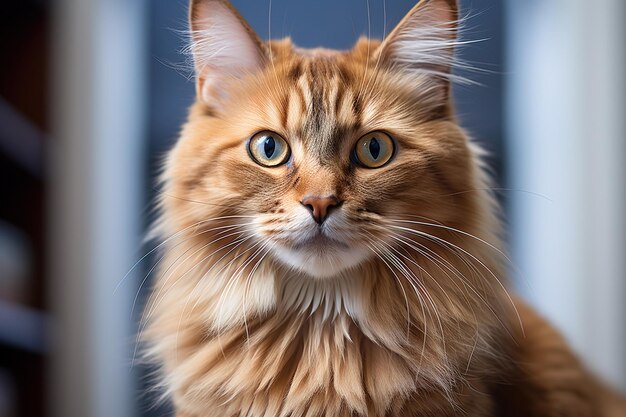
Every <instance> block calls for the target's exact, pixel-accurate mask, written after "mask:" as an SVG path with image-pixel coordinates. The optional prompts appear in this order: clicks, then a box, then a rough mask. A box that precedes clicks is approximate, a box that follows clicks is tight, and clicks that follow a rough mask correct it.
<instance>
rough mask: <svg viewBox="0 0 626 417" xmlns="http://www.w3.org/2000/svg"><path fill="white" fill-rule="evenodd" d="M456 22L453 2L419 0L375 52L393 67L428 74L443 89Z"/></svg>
mask: <svg viewBox="0 0 626 417" xmlns="http://www.w3.org/2000/svg"><path fill="white" fill-rule="evenodd" d="M458 22H459V8H458V4H457V0H421V1H420V2H419V3H418V4H416V5H415V6H414V7H413V9H411V11H410V12H409V13H408V14H407V15H406V16H405V17H404V18H403V19H402V20H401V21H400V23H398V25H397V26H396V27H395V29H393V31H391V33H390V34H389V36H387V37H386V38H385V39H384V40H383V42H382V44H381V45H380V46H379V49H378V53H380V54H381V58H382V59H383V60H385V61H386V62H387V63H388V64H390V65H392V66H394V67H398V68H400V69H402V70H404V71H407V72H409V73H414V74H428V75H431V76H432V77H433V78H436V79H437V80H438V81H440V84H441V85H443V86H445V87H446V90H447V89H448V84H449V80H450V78H451V74H452V68H453V66H454V47H455V46H456V45H457V44H458V39H457V37H458Z"/></svg>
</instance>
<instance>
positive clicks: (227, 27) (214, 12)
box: [189, 0, 265, 106]
mask: <svg viewBox="0 0 626 417" xmlns="http://www.w3.org/2000/svg"><path fill="white" fill-rule="evenodd" d="M189 25H190V29H191V42H192V44H191V51H192V53H193V60H194V67H195V71H196V93H197V95H198V98H200V99H202V100H203V101H204V102H205V103H206V104H208V105H210V106H214V105H216V104H217V103H219V101H220V100H221V99H223V98H224V97H225V95H226V92H225V91H224V88H223V87H224V85H225V82H227V81H231V80H233V79H237V78H241V77H244V76H245V75H246V74H248V73H251V72H254V71H256V70H258V69H260V68H261V67H262V65H263V63H264V60H265V54H264V49H263V43H262V41H261V40H260V39H259V37H258V36H257V35H256V34H255V33H254V31H253V30H252V28H251V27H250V26H249V25H248V23H246V21H245V20H244V19H243V17H241V15H240V14H239V13H238V12H237V10H235V9H234V8H233V7H232V6H231V5H230V3H228V1H226V0H191V5H190V8H189Z"/></svg>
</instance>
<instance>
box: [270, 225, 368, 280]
mask: <svg viewBox="0 0 626 417" xmlns="http://www.w3.org/2000/svg"><path fill="white" fill-rule="evenodd" d="M275 254H276V255H277V258H278V259H279V260H281V261H282V262H283V263H285V264H287V265H288V266H290V267H292V268H294V269H296V270H298V271H301V272H305V273H306V274H308V275H311V276H313V277H315V278H329V277H333V276H338V275H340V274H341V273H342V272H343V271H344V270H346V269H349V268H353V267H355V266H357V265H358V264H360V263H361V262H363V261H364V260H365V259H366V258H367V257H368V255H369V252H368V251H367V250H366V249H364V248H361V247H360V245H358V244H351V243H350V242H346V241H341V240H338V239H336V238H333V237H330V236H328V235H327V234H325V233H324V232H322V231H321V230H319V231H317V232H315V233H314V234H313V233H311V234H309V235H308V236H306V237H302V238H300V239H298V240H297V241H294V242H292V243H291V244H289V245H277V246H276V247H275Z"/></svg>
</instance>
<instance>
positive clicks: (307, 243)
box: [292, 232, 350, 250]
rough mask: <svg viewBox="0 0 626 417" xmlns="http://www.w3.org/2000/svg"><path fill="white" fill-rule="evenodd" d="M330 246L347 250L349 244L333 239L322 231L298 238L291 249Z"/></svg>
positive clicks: (326, 247) (326, 248)
mask: <svg viewBox="0 0 626 417" xmlns="http://www.w3.org/2000/svg"><path fill="white" fill-rule="evenodd" d="M332 248H337V249H343V250H348V249H350V246H349V245H348V244H347V243H345V242H341V241H339V240H336V239H333V238H331V237H330V236H327V235H326V234H324V233H322V232H318V233H316V234H315V235H314V236H313V237H309V238H307V239H304V240H300V241H298V242H295V243H294V244H293V245H292V249H294V250H304V249H325V250H330V249H332Z"/></svg>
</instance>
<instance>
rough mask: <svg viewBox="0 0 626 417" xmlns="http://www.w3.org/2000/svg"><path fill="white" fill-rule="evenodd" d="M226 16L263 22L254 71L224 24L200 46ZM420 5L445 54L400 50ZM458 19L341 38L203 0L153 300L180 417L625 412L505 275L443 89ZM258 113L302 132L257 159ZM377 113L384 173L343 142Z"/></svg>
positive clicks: (490, 212) (195, 21) (484, 194)
mask: <svg viewBox="0 0 626 417" xmlns="http://www.w3.org/2000/svg"><path fill="white" fill-rule="evenodd" d="M211 13H213V14H211ZM211 16H219V17H220V18H221V19H222V20H220V22H221V23H220V24H219V25H221V26H220V27H221V30H224V29H228V30H233V31H235V35H234V36H233V38H236V39H237V42H241V41H242V40H243V41H244V42H246V41H245V39H244V38H247V39H248V42H249V43H247V44H246V45H243V46H241V45H240V46H239V49H238V51H240V52H239V53H241V54H244V55H246V56H244V57H242V59H244V60H245V62H246V68H232V66H233V59H234V58H233V57H236V56H235V55H234V54H231V55H227V56H223V57H221V56H220V54H221V53H223V52H221V51H223V49H224V48H228V46H229V45H228V39H227V40H226V41H223V42H222V43H220V48H216V47H215V46H214V45H207V44H206V42H204V43H203V42H202V41H203V40H204V38H203V37H206V36H209V39H215V36H217V35H216V34H215V33H212V32H211V31H212V30H215V29H214V28H215V26H216V25H215V22H212V21H211V18H212V17H211ZM424 16H425V17H426V18H428V19H431V20H432V19H439V20H441V19H443V21H442V22H440V23H442V25H441V26H436V27H435V30H434V31H433V32H432V33H434V34H435V35H436V37H437V39H434V41H435V42H440V43H439V44H438V45H439V46H437V44H436V45H435V46H436V47H438V48H439V50H438V51H437V50H435V51H434V52H432V48H431V49H430V50H431V52H432V53H440V54H441V55H440V56H439V57H434V58H433V59H432V60H431V61H432V62H431V61H429V62H426V63H423V62H416V63H415V65H412V64H411V63H410V62H409V64H408V65H407V59H408V58H407V57H404V58H403V59H400V58H402V57H399V56H398V54H400V53H403V52H402V51H405V50H406V49H407V48H410V47H411V44H410V43H407V42H409V41H410V42H413V41H415V42H420V39H419V36H423V33H424V31H423V30H422V31H421V32H419V31H412V32H411V31H410V29H413V28H414V26H415V25H418V26H417V27H418V28H419V29H423V28H421V26H420V25H424V22H425V20H426V21H427V20H428V19H425V18H424ZM456 16H457V11H456V6H455V3H454V2H453V1H444V0H424V1H423V2H422V3H421V4H420V5H418V6H416V8H415V9H414V10H412V11H411V12H410V13H409V15H408V16H407V18H405V20H403V22H402V23H401V24H400V26H399V27H398V28H397V29H396V30H395V31H394V32H392V33H391V35H390V36H389V37H388V38H387V39H386V40H385V41H384V42H383V43H380V42H377V41H370V40H367V39H361V40H360V41H359V42H358V43H357V44H356V45H355V47H354V48H353V49H352V50H350V51H347V52H338V51H329V50H324V49H317V50H302V49H298V48H295V47H294V46H293V45H292V44H291V42H290V41H289V40H288V39H287V40H282V41H274V42H271V43H262V42H261V41H260V40H258V38H256V36H255V35H254V34H253V33H252V32H251V30H250V28H249V27H248V26H247V25H246V24H245V23H243V22H241V18H240V17H239V16H238V15H237V14H236V13H235V12H234V11H233V9H232V8H231V7H230V6H229V5H228V4H227V3H226V2H223V1H219V0H205V1H195V2H192V13H191V18H192V29H193V37H194V42H196V44H195V46H194V54H195V58H196V69H197V72H198V89H197V91H198V100H197V101H196V103H195V104H194V105H193V106H192V108H191V111H190V114H189V119H188V121H187V123H186V125H185V127H184V129H183V131H182V134H181V138H180V140H179V142H178V143H177V145H176V147H175V148H174V149H173V150H172V152H171V153H170V155H169V157H168V160H167V164H166V167H165V171H164V174H163V193H162V198H161V200H160V205H161V210H162V216H161V219H160V223H159V224H158V227H157V232H158V234H159V236H161V237H162V239H163V240H164V242H165V243H164V257H163V260H162V263H161V267H160V268H159V276H158V279H157V281H156V285H155V288H154V291H153V295H152V298H151V302H150V304H149V305H148V307H147V309H146V313H145V317H146V322H147V330H146V333H145V340H146V342H147V344H148V347H149V349H148V355H149V357H151V358H153V359H154V360H156V361H158V363H160V364H161V367H162V375H163V386H164V388H165V390H166V392H167V394H168V395H170V396H171V398H172V400H173V402H174V404H175V407H176V410H177V413H178V414H177V415H178V416H179V417H182V416H185V417H200V416H209V415H220V416H251V417H256V416H285V417H287V416H294V417H295V416H311V417H312V416H389V417H391V416H456V415H467V416H494V415H502V416H510V415H520V416H574V415H580V416H587V415H589V416H595V415H598V416H600V415H607V416H608V415H611V414H610V413H609V411H608V409H607V410H606V412H604V414H603V412H601V410H602V407H601V406H600V404H599V403H598V398H604V397H600V394H598V393H599V392H600V388H599V387H600V385H599V384H596V383H592V382H589V381H590V380H591V379H590V377H589V376H588V374H587V373H586V372H585V371H584V369H583V367H582V366H581V365H580V364H579V362H578V361H577V360H576V359H575V357H574V356H573V355H572V354H571V353H570V352H569V350H568V348H567V346H566V345H565V344H564V343H563V341H562V340H561V338H560V337H559V336H558V335H557V334H556V333H555V332H554V331H553V330H552V329H551V328H550V327H549V326H548V325H547V324H546V323H545V322H544V321H543V320H541V319H540V318H538V317H537V316H536V315H534V313H532V311H530V310H529V309H528V308H527V307H525V306H524V305H523V304H521V303H520V302H518V301H515V300H513V299H511V298H510V296H509V295H508V293H507V292H506V290H505V286H506V283H505V282H503V281H504V262H503V261H504V260H503V255H502V252H501V250H502V249H501V243H500V239H499V222H498V218H497V211H496V205H495V202H494V200H493V198H492V196H491V194H490V192H489V191H488V190H489V182H488V180H487V177H486V175H485V173H484V169H483V166H482V163H481V162H480V156H481V155H480V150H479V149H478V148H477V147H476V146H475V145H473V144H471V142H470V141H469V139H468V137H467V135H466V134H465V133H464V131H463V130H462V129H461V128H460V127H459V126H458V124H457V122H456V120H455V117H454V114H453V109H452V105H451V103H450V100H449V97H448V96H449V80H448V79H447V77H446V74H449V72H450V68H449V66H448V64H449V62H450V58H449V56H448V55H450V54H451V48H452V47H453V40H454V36H455V31H452V30H451V27H452V26H453V25H452V24H451V23H450V22H452V21H454V20H456ZM237 21H239V22H241V23H240V26H238V25H237V23H236V22H237ZM224 22H226V23H224ZM205 23H206V24H205ZM435 23H437V22H435ZM219 25H218V26H219ZM451 25H452V26H451ZM442 27H443V28H444V30H443V31H437V29H441V28H442ZM224 36H227V35H226V34H224ZM412 37H413V38H412ZM414 38H415V39H414ZM427 40H428V39H427ZM430 41H433V39H430ZM224 42H226V43H224ZM418 46H419V45H418ZM203 48H208V49H206V50H208V51H210V55H211V56H210V57H209V58H210V59H209V58H206V59H204V60H203V59H199V57H198V55H199V54H202V53H203V51H204V50H205V49H203ZM420 53H421V52H420ZM257 54H258V55H257ZM420 56H421V55H420ZM263 130H271V131H274V132H277V133H278V134H280V135H281V136H282V137H283V138H285V140H286V141H287V142H288V143H289V146H290V148H291V159H290V162H289V163H287V164H285V165H281V166H278V167H275V168H266V167H262V166H260V165H258V164H256V163H255V162H254V161H253V160H252V159H251V158H250V156H249V155H248V152H247V150H246V146H247V145H246V140H247V138H250V137H251V136H252V135H253V134H255V133H256V132H259V131H263ZM371 131H385V132H387V133H388V134H390V135H391V136H392V137H393V138H394V140H395V141H396V142H397V150H396V153H395V156H394V158H393V159H392V161H391V162H390V163H388V164H387V165H385V166H383V167H381V168H378V169H365V168H362V167H358V166H355V164H354V163H353V161H352V160H351V159H350V153H351V151H352V149H353V147H354V146H355V143H356V141H357V140H358V139H359V138H360V137H362V136H363V135H364V134H367V133H368V132H371ZM329 194H333V195H335V196H337V198H338V199H340V200H341V202H342V204H341V206H340V207H339V208H337V209H336V210H335V212H334V213H333V214H331V216H330V217H329V220H328V223H325V224H324V226H323V228H322V226H318V225H317V224H316V223H315V222H313V220H312V219H311V218H310V217H309V216H308V213H307V212H306V210H305V209H304V208H303V207H302V204H301V203H300V201H301V200H302V199H303V198H304V197H305V196H307V195H329ZM319 230H324V232H319ZM318 232H319V233H321V234H318V235H316V236H318V238H316V239H317V240H315V239H312V240H311V241H310V242H308V241H307V242H308V243H305V244H303V245H304V246H303V247H300V246H298V245H300V244H299V243H298V244H296V241H298V239H300V238H301V237H302V236H303V235H307V234H310V233H318ZM324 233H325V234H324ZM327 235H328V236H330V237H326V236H327ZM320 236H321V237H320ZM333 239H335V240H333ZM337 241H338V242H337ZM296 254H297V255H298V256H300V255H302V256H303V258H302V259H300V258H298V259H297V260H295V261H293V262H294V263H293V264H289V262H287V261H286V260H287V259H288V258H289V257H294V256H296ZM352 257H353V258H354V264H349V265H348V262H349V261H350V260H351V259H352ZM320 260H321V261H320ZM316 262H317V263H316ZM320 262H321V263H320ZM317 265H320V266H319V269H318V267H317ZM326 269H328V270H329V271H330V272H327V271H326ZM322 270H324V271H322ZM517 310H519V311H520V314H519V316H518V313H517ZM520 321H521V322H522V323H520ZM522 324H523V327H524V329H525V331H526V335H525V336H523V334H522V330H521V329H522ZM547 361H554V363H553V364H549V363H548V362H547ZM548 365H550V366H548ZM602 392H605V391H602ZM607 395H608V394H607ZM616 401H617V400H616ZM613 415H615V416H617V415H618V414H617V413H616V414H613Z"/></svg>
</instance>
